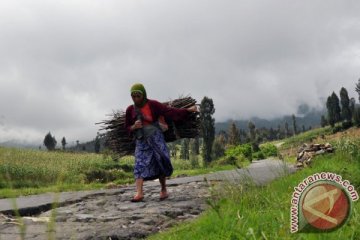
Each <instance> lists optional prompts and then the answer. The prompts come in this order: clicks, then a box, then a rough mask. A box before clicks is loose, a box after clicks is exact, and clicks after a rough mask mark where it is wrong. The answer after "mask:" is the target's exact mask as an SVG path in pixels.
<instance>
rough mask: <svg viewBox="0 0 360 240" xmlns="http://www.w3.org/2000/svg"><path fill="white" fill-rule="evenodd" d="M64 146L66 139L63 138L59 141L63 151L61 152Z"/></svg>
mask: <svg viewBox="0 0 360 240" xmlns="http://www.w3.org/2000/svg"><path fill="white" fill-rule="evenodd" d="M66 144H67V142H66V139H65V137H63V138H62V139H61V145H62V149H63V150H65V146H66Z"/></svg>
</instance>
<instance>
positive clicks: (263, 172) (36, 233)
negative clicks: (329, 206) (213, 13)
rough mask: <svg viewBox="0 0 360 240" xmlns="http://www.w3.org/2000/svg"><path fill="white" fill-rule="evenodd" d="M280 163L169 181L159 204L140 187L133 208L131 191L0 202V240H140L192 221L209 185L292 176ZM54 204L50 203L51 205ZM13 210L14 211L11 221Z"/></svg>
mask: <svg viewBox="0 0 360 240" xmlns="http://www.w3.org/2000/svg"><path fill="white" fill-rule="evenodd" d="M294 171H295V168H293V167H292V166H289V165H287V164H285V163H283V162H281V161H279V160H270V159H267V160H260V161H253V163H252V164H251V165H250V166H249V167H247V168H246V169H238V170H229V171H221V172H215V173H210V174H206V175H199V176H193V177H182V178H175V179H170V180H168V192H169V198H168V199H165V200H164V201H160V200H159V191H160V187H159V183H158V182H155V181H152V182H145V184H144V193H145V198H144V201H143V202H139V203H132V202H130V199H131V198H132V197H133V194H134V186H126V187H121V188H117V189H108V190H96V191H81V192H63V193H59V194H51V193H48V194H41V195H34V196H29V197H19V198H17V199H16V201H15V200H14V199H13V200H11V199H1V200H0V214H1V215H0V239H20V238H21V236H22V237H24V239H139V238H144V237H146V236H148V235H150V234H152V233H156V232H158V231H161V230H163V229H166V228H169V227H171V226H173V225H174V224H175V223H178V222H181V221H186V220H190V219H193V218H195V217H196V216H198V215H199V214H200V213H201V212H202V211H204V210H205V209H206V208H207V206H208V205H207V204H206V199H207V198H208V197H209V196H210V192H209V189H210V186H212V185H213V183H214V182H221V183H227V182H228V181H230V182H233V183H236V182H237V181H245V180H246V179H251V180H253V181H254V182H255V183H256V184H258V185H263V184H266V183H268V182H270V181H271V180H273V179H275V178H277V177H280V176H283V175H285V174H288V173H291V172H294ZM54 202H55V203H54ZM14 206H16V209H18V215H20V216H22V217H21V218H17V217H15V215H16V214H14V213H15V212H14V210H13V209H14Z"/></svg>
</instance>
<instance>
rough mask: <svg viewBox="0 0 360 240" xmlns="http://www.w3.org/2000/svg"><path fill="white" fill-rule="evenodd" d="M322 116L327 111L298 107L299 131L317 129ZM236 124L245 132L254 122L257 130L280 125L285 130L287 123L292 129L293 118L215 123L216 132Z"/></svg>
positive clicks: (297, 121) (304, 106)
mask: <svg viewBox="0 0 360 240" xmlns="http://www.w3.org/2000/svg"><path fill="white" fill-rule="evenodd" d="M321 115H326V110H325V109H320V110H319V109H315V108H310V107H309V106H308V105H306V104H302V105H300V106H299V107H298V110H297V113H296V114H295V117H296V124H297V127H298V129H301V128H302V126H304V127H305V129H309V127H311V128H316V127H320V119H321ZM233 121H234V122H235V125H236V126H237V127H238V128H240V129H243V130H246V131H247V130H248V123H249V121H252V122H253V123H254V124H255V126H256V128H268V129H269V128H273V129H276V128H278V126H279V125H280V127H281V128H284V126H285V123H286V122H287V123H288V125H289V127H290V128H292V116H291V115H286V116H282V117H277V118H273V119H263V118H258V117H253V118H250V119H244V120H235V119H234V120H228V121H225V122H215V130H216V133H218V132H220V131H227V130H228V129H229V126H230V123H232V122H233Z"/></svg>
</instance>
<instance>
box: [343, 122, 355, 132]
mask: <svg viewBox="0 0 360 240" xmlns="http://www.w3.org/2000/svg"><path fill="white" fill-rule="evenodd" d="M352 125H353V124H352V122H350V121H344V122H342V124H341V127H342V129H343V130H346V129H349V128H351V127H352Z"/></svg>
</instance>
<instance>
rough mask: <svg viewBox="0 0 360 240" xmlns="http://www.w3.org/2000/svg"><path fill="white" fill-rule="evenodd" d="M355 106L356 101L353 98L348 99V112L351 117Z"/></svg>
mask: <svg viewBox="0 0 360 240" xmlns="http://www.w3.org/2000/svg"><path fill="white" fill-rule="evenodd" d="M355 105H356V101H355V98H350V105H349V107H350V111H351V116H354V112H355Z"/></svg>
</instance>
